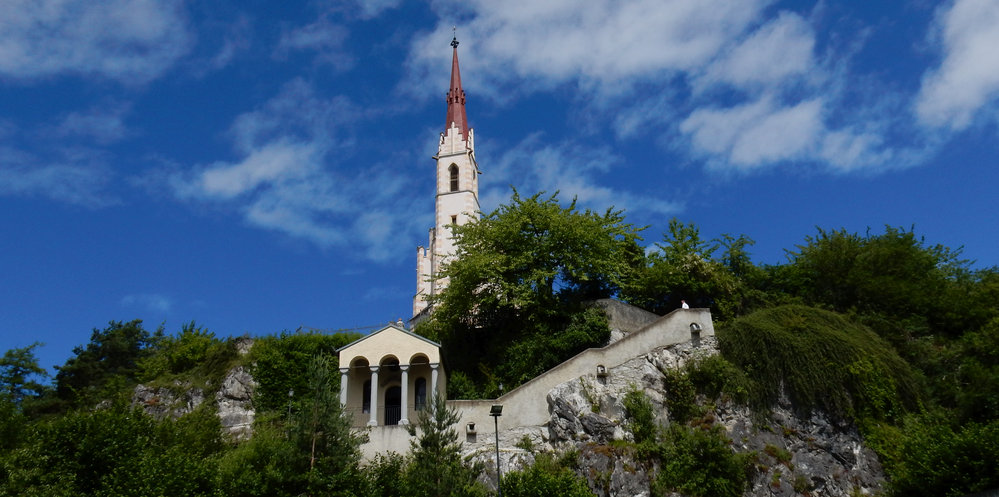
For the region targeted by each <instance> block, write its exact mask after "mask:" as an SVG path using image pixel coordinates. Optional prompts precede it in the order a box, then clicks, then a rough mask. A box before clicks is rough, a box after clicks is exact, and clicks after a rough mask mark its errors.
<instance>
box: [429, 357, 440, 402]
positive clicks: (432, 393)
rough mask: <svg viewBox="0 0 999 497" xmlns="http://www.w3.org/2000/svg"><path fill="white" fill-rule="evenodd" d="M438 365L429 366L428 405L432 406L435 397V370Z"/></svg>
mask: <svg viewBox="0 0 999 497" xmlns="http://www.w3.org/2000/svg"><path fill="white" fill-rule="evenodd" d="M439 367H440V364H439V363H434V364H431V365H430V405H434V398H436V397H437V368H439Z"/></svg>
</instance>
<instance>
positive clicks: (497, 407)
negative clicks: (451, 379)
mask: <svg viewBox="0 0 999 497" xmlns="http://www.w3.org/2000/svg"><path fill="white" fill-rule="evenodd" d="M489 415H490V416H492V417H493V425H494V427H495V429H496V492H497V493H498V494H499V497H503V488H502V487H501V486H500V482H501V481H502V479H503V477H502V475H501V474H500V458H499V417H500V416H502V415H503V405H502V404H493V407H492V408H491V409H489Z"/></svg>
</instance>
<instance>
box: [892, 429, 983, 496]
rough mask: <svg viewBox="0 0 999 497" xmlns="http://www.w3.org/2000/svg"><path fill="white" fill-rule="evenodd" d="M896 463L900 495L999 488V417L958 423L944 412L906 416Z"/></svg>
mask: <svg viewBox="0 0 999 497" xmlns="http://www.w3.org/2000/svg"><path fill="white" fill-rule="evenodd" d="M902 429H903V430H904V433H905V435H904V437H902V439H901V442H902V443H901V444H900V445H899V446H898V447H897V451H898V452H897V454H896V460H895V464H893V465H891V466H890V467H889V468H888V473H889V476H890V477H891V481H890V488H891V490H892V493H893V494H894V495H904V496H907V497H908V496H911V497H959V496H962V495H968V494H972V493H976V492H982V491H985V490H993V489H996V488H999V471H997V469H996V468H999V420H992V421H991V422H989V423H987V424H979V423H970V424H966V425H963V426H954V424H953V423H952V422H951V420H948V419H946V418H945V417H943V416H940V415H939V414H936V415H924V416H918V417H917V416H913V417H910V418H908V419H906V421H905V423H904V425H903V427H902Z"/></svg>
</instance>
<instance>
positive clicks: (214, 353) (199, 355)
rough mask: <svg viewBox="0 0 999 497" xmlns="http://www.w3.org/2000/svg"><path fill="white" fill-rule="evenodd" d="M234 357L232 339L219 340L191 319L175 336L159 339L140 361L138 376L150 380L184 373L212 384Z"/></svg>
mask: <svg viewBox="0 0 999 497" xmlns="http://www.w3.org/2000/svg"><path fill="white" fill-rule="evenodd" d="M235 358H236V347H235V343H234V342H233V341H232V340H220V339H219V338H217V337H216V336H215V334H214V333H212V332H211V331H209V330H206V329H204V328H201V327H199V326H197V325H196V324H195V323H194V322H193V321H192V322H190V323H187V324H184V325H183V326H182V327H181V330H180V332H179V333H177V334H176V335H174V336H164V337H161V338H159V339H158V340H157V341H156V344H155V348H154V350H153V353H151V354H149V355H147V356H145V357H144V358H143V359H141V360H140V361H138V363H137V365H138V367H139V371H138V373H137V376H138V378H139V380H141V381H143V382H148V381H154V380H157V379H158V380H165V379H168V378H171V377H176V376H181V375H185V376H186V378H192V377H193V378H196V379H199V380H201V381H202V382H203V383H210V382H211V381H218V380H220V379H221V377H222V376H224V374H225V372H226V371H227V370H228V369H229V367H230V366H231V365H232V364H231V363H232V362H233V360H234V359H235ZM186 378H185V379H186Z"/></svg>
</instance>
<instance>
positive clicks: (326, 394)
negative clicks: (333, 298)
mask: <svg viewBox="0 0 999 497" xmlns="http://www.w3.org/2000/svg"><path fill="white" fill-rule="evenodd" d="M338 380H339V372H338V370H337V368H336V362H335V360H334V359H333V358H332V357H330V356H328V355H325V354H321V355H318V356H316V357H314V358H313V359H312V361H310V362H309V366H308V390H306V395H305V398H304V399H302V400H300V401H299V402H298V403H297V405H296V407H297V414H296V416H295V423H294V425H293V427H292V434H293V437H294V438H295V440H296V441H297V445H298V447H299V450H300V451H302V453H304V454H306V455H307V458H308V475H309V478H308V488H309V491H310V492H312V493H315V492H321V493H322V494H323V495H350V494H351V493H352V491H353V490H356V489H357V488H358V485H359V482H360V481H361V479H360V478H359V474H358V465H359V463H360V461H361V451H360V445H361V442H363V438H362V437H361V436H360V435H358V434H357V433H355V432H354V431H353V430H352V429H351V419H350V417H349V416H348V415H347V414H346V413H345V412H344V411H343V409H342V408H341V406H340V400H339V387H338V385H339V381H338Z"/></svg>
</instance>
